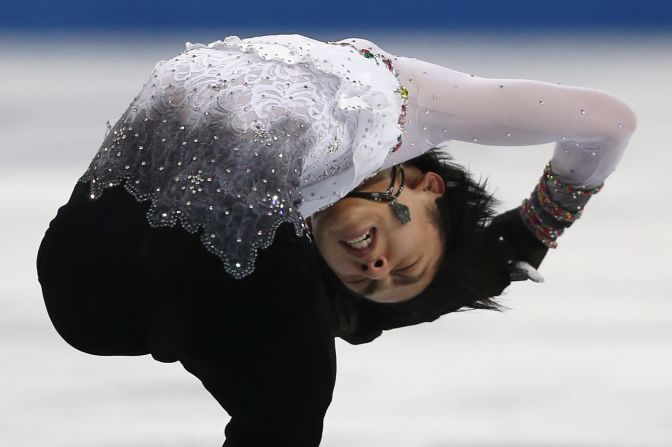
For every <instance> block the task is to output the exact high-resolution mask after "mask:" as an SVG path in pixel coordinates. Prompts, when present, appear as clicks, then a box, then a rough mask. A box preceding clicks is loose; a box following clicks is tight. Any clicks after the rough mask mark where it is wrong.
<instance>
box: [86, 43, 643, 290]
mask: <svg viewBox="0 0 672 447" xmlns="http://www.w3.org/2000/svg"><path fill="white" fill-rule="evenodd" d="M633 130H634V119H633V117H632V114H631V113H629V111H628V110H627V106H625V105H623V104H622V103H620V102H619V101H618V100H617V99H615V98H613V97H611V96H609V95H607V94H605V93H602V92H598V91H596V90H588V89H581V88H577V87H566V86H559V85H552V84H548V83H541V82H534V81H525V80H497V79H483V78H477V77H474V76H470V75H467V74H464V73H459V72H456V71H453V70H450V69H447V68H444V67H441V66H438V65H434V64H431V63H427V62H423V61H419V60H416V59H411V58H405V57H397V56H394V55H391V54H389V53H387V52H385V51H383V50H382V49H380V48H379V47H378V46H376V45H374V44H373V43H371V42H369V41H365V40H362V39H346V40H344V41H340V42H333V43H323V42H319V41H316V40H313V39H309V38H306V37H303V36H299V35H287V36H264V37H258V38H250V39H243V40H241V39H239V38H237V37H229V38H226V39H224V40H223V41H216V42H213V43H210V44H208V45H203V44H191V43H187V48H186V50H185V51H184V52H183V53H181V54H180V55H178V56H176V57H175V58H173V59H170V60H168V61H161V62H159V63H158V64H157V65H156V67H155V68H154V70H153V71H152V73H151V75H150V77H149V80H148V81H147V82H146V83H145V85H144V86H143V88H142V90H141V92H140V93H139V94H138V96H137V97H136V98H134V100H133V102H132V103H131V104H130V105H129V107H128V109H127V110H126V112H125V113H124V114H123V115H122V117H121V118H120V119H119V120H118V122H117V123H116V124H115V126H114V127H113V128H112V129H111V131H110V132H109V134H108V135H107V137H106V138H105V141H104V142H103V144H102V146H101V148H100V150H99V151H98V153H97V154H96V156H95V158H94V160H93V161H92V163H91V165H90V166H89V169H88V170H87V171H86V172H85V173H84V175H83V176H82V177H81V179H80V181H81V182H84V183H90V184H91V197H92V198H96V197H98V196H100V195H101V194H103V191H104V189H105V188H109V187H110V186H113V185H117V184H120V183H123V184H124V185H125V187H126V189H127V190H128V191H129V192H131V193H132V194H133V195H134V196H135V197H136V198H137V199H138V200H151V203H152V207H151V208H150V210H149V212H148V216H147V218H148V221H149V222H150V224H151V225H152V226H155V227H157V226H173V225H176V223H177V222H178V221H179V223H180V224H181V225H182V226H183V227H184V228H186V229H187V230H188V231H190V232H196V231H198V230H199V228H202V232H201V241H202V243H203V244H204V246H205V247H206V248H207V249H208V250H210V251H211V252H213V253H215V254H216V255H218V256H219V257H220V258H221V259H222V262H223V265H224V268H225V270H226V271H227V272H228V273H229V274H231V275H232V276H234V277H236V278H241V277H243V276H245V275H247V274H250V273H251V272H252V271H253V269H254V259H255V258H256V256H257V254H258V250H259V249H262V248H265V247H267V246H268V245H270V244H271V242H272V241H273V236H274V232H275V229H276V228H277V227H278V226H279V225H280V224H281V223H283V222H290V223H292V224H293V225H294V227H295V230H296V232H297V234H301V233H303V231H304V229H305V225H304V224H303V218H305V217H307V216H310V215H311V214H312V213H313V212H315V211H317V210H318V209H321V208H324V207H326V206H328V205H330V204H332V203H334V202H335V201H337V200H339V199H340V198H342V197H343V196H345V194H347V193H348V192H350V191H352V190H353V189H354V188H355V187H357V185H359V184H360V183H361V182H362V181H363V180H364V179H366V178H367V177H370V176H372V175H374V174H375V173H376V172H377V171H378V170H380V169H385V168H387V167H390V166H392V165H393V164H396V163H400V162H403V161H405V160H408V159H410V158H413V157H415V156H417V155H420V154H421V153H422V152H424V151H425V150H427V149H429V148H430V147H434V146H437V145H440V144H441V143H442V142H444V141H446V140H453V139H456V140H464V141H471V142H475V143H480V144H493V145H526V144H539V143H546V142H551V141H557V145H556V150H555V153H554V156H553V166H554V169H555V171H556V173H558V174H560V175H561V176H562V177H563V178H564V179H565V180H567V181H568V182H569V183H572V184H583V185H589V186H595V185H597V184H599V183H601V182H602V181H604V179H605V178H606V176H607V175H608V174H609V173H610V172H611V171H612V170H613V169H614V167H615V165H616V163H617V162H618V160H619V158H620V154H621V153H622V151H623V149H624V148H625V145H626V144H627V141H628V137H629V135H630V134H631V133H632V131H633Z"/></svg>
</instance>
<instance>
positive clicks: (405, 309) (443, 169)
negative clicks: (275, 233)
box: [323, 149, 511, 344]
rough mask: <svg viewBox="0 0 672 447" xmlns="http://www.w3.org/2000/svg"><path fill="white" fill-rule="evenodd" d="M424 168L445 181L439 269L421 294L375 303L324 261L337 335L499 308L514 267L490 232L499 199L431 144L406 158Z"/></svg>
mask: <svg viewBox="0 0 672 447" xmlns="http://www.w3.org/2000/svg"><path fill="white" fill-rule="evenodd" d="M405 164H407V165H411V166H414V167H416V168H418V169H420V170H421V171H422V172H430V171H431V172H436V173H437V174H439V175H440V176H441V177H442V179H443V181H444V182H445V184H446V189H445V192H444V194H443V195H442V197H440V198H438V199H437V200H436V210H434V211H432V212H431V213H430V215H433V216H434V221H435V222H436V223H438V226H439V233H440V235H441V243H442V246H443V251H442V253H443V254H442V256H441V258H440V261H439V266H438V269H437V270H436V273H435V275H434V277H433V279H432V281H431V283H430V284H429V286H427V287H426V288H425V290H423V291H422V292H421V293H420V294H419V295H417V296H416V297H414V298H411V299H410V300H407V301H403V302H396V303H377V302H374V301H371V300H369V299H367V298H365V297H362V296H359V295H357V294H356V293H354V292H352V291H351V290H350V289H348V288H347V287H346V286H345V285H344V284H343V283H342V282H340V280H338V278H337V277H336V276H335V274H334V273H333V272H332V271H331V270H330V269H329V268H328V266H326V263H324V264H323V266H324V267H325V273H326V278H327V280H326V283H327V285H328V288H330V289H331V292H332V294H331V295H332V298H333V300H332V302H333V303H335V310H336V312H335V314H336V318H337V322H336V328H337V329H336V335H338V336H341V337H343V338H344V339H346V340H347V341H349V342H350V343H354V344H358V343H365V342H368V341H371V340H372V339H373V338H376V337H377V336H378V335H380V334H381V332H382V330H385V329H392V328H396V327H402V326H409V325H413V324H418V323H422V322H428V321H433V320H436V319H437V318H439V317H440V316H441V315H444V314H446V313H449V312H457V311H463V310H470V309H491V310H501V309H502V307H501V306H500V305H499V304H498V303H497V302H495V300H494V298H495V297H497V296H499V295H500V294H501V293H502V292H503V290H504V289H505V288H506V287H507V286H508V285H509V284H510V281H511V280H510V270H509V267H508V265H507V263H506V262H504V261H503V259H504V257H503V256H502V255H501V253H499V252H498V250H499V245H498V240H497V237H496V235H494V234H492V232H489V231H488V224H489V222H490V220H491V219H492V218H493V216H494V215H495V211H494V207H495V206H496V204H497V200H496V199H495V198H494V197H493V195H492V194H489V193H488V192H487V191H486V183H487V181H483V182H481V181H476V180H474V179H473V178H472V176H471V175H470V174H469V172H468V171H467V170H466V169H464V168H463V167H462V166H460V165H458V164H455V163H454V162H453V161H452V157H451V156H450V155H449V154H447V153H445V152H442V151H441V150H439V149H431V150H429V151H427V152H425V153H424V154H423V155H420V156H419V157H416V158H413V159H411V160H408V161H406V162H405Z"/></svg>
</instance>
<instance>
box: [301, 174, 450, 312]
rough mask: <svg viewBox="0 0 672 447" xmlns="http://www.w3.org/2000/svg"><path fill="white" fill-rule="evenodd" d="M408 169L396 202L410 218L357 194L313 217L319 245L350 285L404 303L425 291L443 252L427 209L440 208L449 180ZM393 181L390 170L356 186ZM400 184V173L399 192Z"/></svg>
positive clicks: (380, 186)
mask: <svg viewBox="0 0 672 447" xmlns="http://www.w3.org/2000/svg"><path fill="white" fill-rule="evenodd" d="M404 171H405V173H406V185H405V187H404V190H403V191H402V193H401V194H400V195H399V197H398V198H397V201H398V202H399V203H401V204H404V205H406V206H407V207H408V208H409V211H410V215H411V221H410V222H408V223H406V224H402V223H401V221H400V220H399V219H398V218H397V217H396V215H395V214H394V211H393V210H392V208H391V207H390V206H389V205H388V204H387V203H384V202H374V201H371V200H366V199H361V198H354V197H348V198H344V199H341V200H339V201H338V202H336V203H335V204H334V205H332V206H330V207H329V208H327V209H325V210H323V211H321V212H319V213H316V214H314V215H313V216H311V219H310V220H309V223H310V225H311V227H312V231H313V236H314V239H315V243H316V245H317V249H318V250H319V252H320V254H321V255H322V257H323V258H324V260H325V261H326V263H327V264H328V265H329V267H330V268H331V269H332V271H333V272H334V273H335V274H336V276H337V277H338V278H339V279H340V280H341V281H342V282H343V284H345V286H346V287H348V288H349V289H350V290H352V291H353V292H355V293H357V294H359V295H362V296H365V297H367V298H369V299H371V300H373V301H378V302H400V301H405V300H408V299H410V298H413V297H415V296H416V295H418V294H420V292H422V291H423V290H424V289H425V288H426V287H427V286H428V285H429V283H430V282H431V280H432V278H433V277H434V273H435V271H436V268H437V266H438V263H439V260H440V258H441V254H442V245H441V242H440V239H439V232H438V228H437V227H436V225H435V224H434V223H433V222H432V221H431V219H430V217H429V213H428V210H429V209H432V208H433V207H436V204H435V203H434V202H435V201H436V199H437V198H438V197H440V196H441V195H442V194H443V191H444V188H445V186H444V183H443V181H442V179H441V177H440V176H439V175H438V174H435V173H433V172H428V173H424V174H423V173H422V172H421V171H420V170H419V169H417V168H414V167H411V166H405V167H404ZM390 180H391V177H390V171H389V170H387V171H384V172H383V173H381V174H379V175H378V176H376V177H375V178H373V179H371V180H369V181H367V182H365V183H364V184H363V185H361V186H360V187H359V188H357V191H364V192H383V191H385V190H386V189H387V188H388V186H389V185H390ZM399 184H400V178H399V177H397V180H396V185H395V188H394V191H395V192H396V191H397V190H398V188H399ZM365 235H366V237H365V238H364V239H363V240H362V237H363V236H365ZM358 240H359V241H358ZM348 241H350V243H348ZM357 241H358V242H357Z"/></svg>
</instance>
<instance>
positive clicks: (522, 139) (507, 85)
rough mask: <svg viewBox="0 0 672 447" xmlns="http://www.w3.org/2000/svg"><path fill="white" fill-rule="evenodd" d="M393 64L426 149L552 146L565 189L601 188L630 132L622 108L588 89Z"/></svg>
mask: <svg viewBox="0 0 672 447" xmlns="http://www.w3.org/2000/svg"><path fill="white" fill-rule="evenodd" d="M398 65H399V66H400V68H403V69H404V73H406V76H408V77H414V81H413V82H414V83H416V84H417V90H416V98H415V100H416V101H417V107H418V113H417V114H418V119H419V120H420V121H419V125H420V126H421V128H422V129H424V132H425V133H424V135H423V138H425V139H426V140H427V142H428V144H430V145H438V144H439V143H441V142H443V141H445V140H461V141H468V142H472V143H478V144H488V145H496V146H522V145H534V144H543V143H551V142H555V143H556V145H555V151H554V153H553V158H552V164H553V170H554V172H555V173H557V174H559V175H560V176H561V177H562V179H563V180H564V181H565V182H567V183H571V184H573V185H581V186H584V185H585V187H587V188H592V187H595V186H597V185H599V184H601V183H602V182H604V180H605V179H606V178H607V176H608V175H609V174H610V173H611V172H612V171H613V170H614V168H615V167H616V165H617V164H618V161H619V160H620V158H621V156H622V154H623V151H624V149H625V147H626V146H627V144H628V140H629V139H630V136H631V135H632V133H633V132H634V130H635V128H636V125H637V119H636V117H635V114H634V113H633V111H632V110H631V109H630V107H628V106H627V105H626V104H625V103H624V102H622V101H621V100H619V99H618V98H616V97H614V96H612V95H610V94H608V93H605V92H603V91H599V90H596V89H589V88H583V87H574V86H566V85H558V84H552V83H548V82H539V81H531V80H524V79H488V78H481V77H478V76H471V75H469V74H466V73H461V72H458V71H455V70H451V69H449V68H445V67H442V66H439V65H436V64H431V63H428V62H424V61H420V60H416V59H408V58H400V60H399V61H398ZM411 84H413V83H411Z"/></svg>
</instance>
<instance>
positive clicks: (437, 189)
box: [413, 171, 446, 195]
mask: <svg viewBox="0 0 672 447" xmlns="http://www.w3.org/2000/svg"><path fill="white" fill-rule="evenodd" d="M418 188H419V189H420V190H427V191H431V192H433V193H436V194H440V195H443V193H444V192H445V191H446V184H445V182H444V181H443V178H442V177H441V176H440V175H439V174H437V173H436V172H432V171H428V172H425V173H424V174H422V175H421V176H420V177H419V178H418V181H417V182H416V184H415V185H413V189H418Z"/></svg>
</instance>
